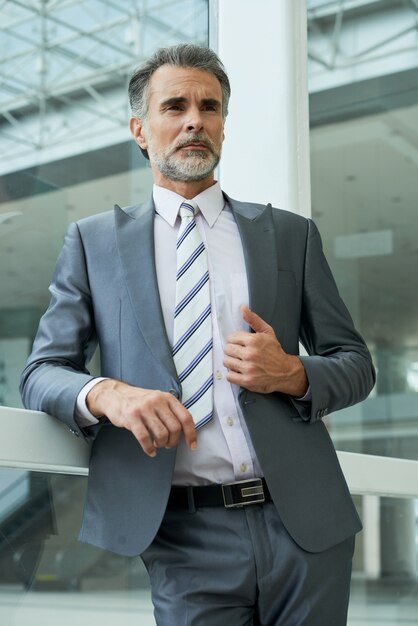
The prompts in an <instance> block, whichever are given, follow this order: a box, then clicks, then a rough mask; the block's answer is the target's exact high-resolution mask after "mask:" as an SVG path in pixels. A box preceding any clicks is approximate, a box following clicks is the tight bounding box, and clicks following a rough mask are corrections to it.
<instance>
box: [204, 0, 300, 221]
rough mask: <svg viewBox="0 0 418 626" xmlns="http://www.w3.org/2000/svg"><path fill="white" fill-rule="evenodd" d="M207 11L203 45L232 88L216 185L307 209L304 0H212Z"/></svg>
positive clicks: (282, 205) (249, 196)
mask: <svg viewBox="0 0 418 626" xmlns="http://www.w3.org/2000/svg"><path fill="white" fill-rule="evenodd" d="M211 12H212V23H211V41H210V45H211V47H212V48H213V49H214V50H215V51H216V52H217V53H218V54H219V56H220V58H221V60H222V61H223V63H224V64H225V67H226V69H227V72H228V74H229V77H230V80H231V86H232V97H231V101H230V113H229V116H228V118H227V121H226V128H225V135H226V137H225V143H224V149H223V155H222V160H221V165H220V181H221V184H222V187H223V189H225V191H226V192H227V193H228V194H230V195H231V196H232V197H234V198H236V199H238V200H246V201H253V202H261V203H267V202H271V203H272V204H273V206H276V207H280V208H284V209H287V210H290V211H294V212H296V213H301V214H302V215H310V171H309V114H308V82H307V23H306V4H305V0H258V1H257V2H256V1H255V0H217V1H215V2H212V4H211Z"/></svg>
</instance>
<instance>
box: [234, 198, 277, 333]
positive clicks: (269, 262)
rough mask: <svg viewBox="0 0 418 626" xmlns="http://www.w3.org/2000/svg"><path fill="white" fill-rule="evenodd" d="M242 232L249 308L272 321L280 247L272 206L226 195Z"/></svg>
mask: <svg viewBox="0 0 418 626" xmlns="http://www.w3.org/2000/svg"><path fill="white" fill-rule="evenodd" d="M226 199H227V202H228V204H229V206H230V208H231V210H232V212H233V214H234V217H235V220H236V223H237V225H238V229H239V232H240V235H241V240H242V246H243V250H244V257H245V265H246V270H247V279H248V289H249V295H250V308H251V309H252V310H253V311H255V312H256V313H257V314H258V315H260V317H262V318H263V319H264V320H266V322H269V320H270V319H271V315H272V313H273V309H274V306H275V303H276V296H277V283H278V271H277V268H278V262H277V248H276V241H275V234H274V225H273V216H272V211H273V209H272V206H271V204H268V205H267V206H266V207H265V208H264V210H263V208H262V207H260V205H254V204H247V203H244V202H237V201H236V200H232V199H231V198H228V197H226Z"/></svg>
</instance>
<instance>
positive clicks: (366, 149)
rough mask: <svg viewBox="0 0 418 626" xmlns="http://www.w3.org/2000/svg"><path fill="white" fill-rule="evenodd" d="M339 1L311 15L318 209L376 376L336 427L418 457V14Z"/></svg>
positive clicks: (343, 436)
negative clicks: (415, 51) (415, 49)
mask: <svg viewBox="0 0 418 626" xmlns="http://www.w3.org/2000/svg"><path fill="white" fill-rule="evenodd" d="M313 4H318V3H313ZM336 4H337V3H328V6H327V7H326V9H325V8H324V9H323V11H322V13H321V12H320V13H318V12H316V13H314V12H311V13H310V31H309V41H310V44H311V48H310V50H311V58H310V68H311V76H310V83H311V87H310V89H311V94H310V116H311V167H312V216H313V219H314V220H315V221H316V222H317V224H318V226H319V229H320V231H321V234H322V237H323V243H324V250H325V252H326V255H327V258H328V261H329V263H330V265H331V268H332V270H333V273H334V276H335V278H336V281H337V283H338V286H339V289H340V292H341V294H342V297H343V299H344V301H345V302H346V304H347V306H348V308H349V310H350V312H351V314H352V316H353V318H354V320H355V323H356V325H357V327H358V329H359V330H360V332H361V333H362V334H363V336H364V338H365V340H366V342H367V344H368V346H369V348H370V349H371V352H372V355H373V358H374V362H375V365H376V369H377V374H378V376H377V384H376V387H375V389H374V391H373V392H372V394H371V396H370V398H369V399H368V400H366V401H365V402H364V403H362V404H361V405H357V406H355V407H352V408H350V409H347V410H345V411H341V412H339V413H337V414H334V415H331V416H330V418H329V421H328V424H329V428H330V431H331V434H332V436H333V438H334V442H335V444H336V446H337V448H338V449H340V450H348V451H353V452H364V453H368V454H378V455H384V456H396V457H404V458H409V459H418V402H417V400H418V395H417V393H418V293H417V289H416V271H417V262H418V211H417V208H416V199H417V197H418V177H417V164H418V134H417V128H418V89H417V87H416V85H417V76H418V70H417V69H416V67H415V68H411V66H410V59H409V57H408V59H406V57H404V56H402V55H403V54H404V43H405V41H404V40H403V39H402V37H401V36H400V35H399V33H398V35H399V37H398V36H396V37H395V34H394V31H396V29H397V28H398V26H399V24H401V23H402V24H403V25H405V24H406V23H407V22H408V20H412V19H415V17H416V13H415V12H414V11H413V10H412V8H411V7H409V8H408V7H406V5H405V3H402V2H399V3H397V2H393V3H390V4H389V3H388V4H384V3H371V2H364V3H357V5H358V4H362V7H361V8H360V7H357V10H354V8H355V7H354V4H356V3H350V2H342V3H340V9H341V11H338V10H337V7H336ZM372 5H373V6H372ZM332 7H334V11H332ZM312 11H313V10H312ZM408 23H409V22H408ZM411 23H412V22H411ZM366 25H369V26H370V25H371V26H372V31H370V28H369V30H368V29H367V28H365V26H366ZM408 32H409V31H408ZM405 36H407V34H405ZM350 37H351V38H350ZM371 37H372V39H373V41H375V42H376V46H377V48H376V49H374V51H372V50H371V49H369V48H370V45H369V44H370V38H371ZM377 42H379V44H378V43H377ZM408 42H409V40H408ZM327 45H328V46H329V47H328V48H327V47H326V46H327ZM414 45H415V44H414ZM332 50H333V51H334V53H335V54H334V57H332V55H331V51H332ZM359 50H362V51H363V52H362V53H361V54H360V53H359ZM318 55H319V56H318ZM330 55H331V56H330ZM377 56H379V59H380V61H381V60H382V58H385V59H386V63H385V65H384V66H383V65H382V64H379V66H377V65H376V63H377ZM331 57H332V58H333V59H334V65H333V66H332V64H331V65H330V64H328V66H325V65H324V64H322V65H321V63H320V62H321V61H324V60H325V59H328V60H330V59H331ZM415 66H416V57H415ZM366 76H368V77H367V78H365V77H366ZM325 87H326V88H325Z"/></svg>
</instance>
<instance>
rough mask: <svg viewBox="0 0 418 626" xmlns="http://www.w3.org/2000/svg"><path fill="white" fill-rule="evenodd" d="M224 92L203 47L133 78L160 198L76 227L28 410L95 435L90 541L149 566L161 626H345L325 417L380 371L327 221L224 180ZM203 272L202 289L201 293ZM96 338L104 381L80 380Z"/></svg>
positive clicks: (169, 54) (345, 537)
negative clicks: (344, 291) (326, 241)
mask: <svg viewBox="0 0 418 626" xmlns="http://www.w3.org/2000/svg"><path fill="white" fill-rule="evenodd" d="M229 95H230V87H229V81H228V78H227V76H226V73H225V71H224V69H223V66H222V64H221V62H220V61H219V59H218V58H217V56H216V55H215V54H214V53H213V52H212V51H210V50H207V49H205V48H201V47H198V46H194V45H187V44H183V45H179V46H175V47H173V48H168V49H162V50H159V51H157V53H156V54H155V55H154V56H153V57H152V58H151V59H150V60H149V61H147V62H146V63H145V64H144V65H143V66H142V67H141V68H140V69H139V70H138V71H137V72H136V73H135V74H134V75H133V77H132V79H131V82H130V97H131V105H132V118H131V122H130V127H131V131H132V134H133V136H134V139H135V141H136V143H137V144H138V145H139V147H140V148H141V150H142V151H143V152H144V153H145V154H146V155H147V156H148V158H149V160H150V165H151V169H152V173H153V177H154V183H155V184H154V189H153V196H152V199H151V200H150V201H149V202H148V203H146V204H144V205H135V206H131V207H127V208H125V209H120V208H119V207H118V206H116V207H115V211H114V212H111V213H104V214H101V215H98V216H94V217H91V218H87V219H84V220H81V221H80V222H78V223H77V224H73V225H71V226H70V228H69V230H68V232H67V236H66V240H65V244H64V247H63V250H62V252H61V255H60V257H59V259H58V263H57V268H56V272H55V275H54V278H53V282H52V286H51V294H52V299H51V304H50V307H49V309H48V311H47V312H46V314H45V315H44V317H43V318H42V320H41V323H40V328H39V331H38V335H37V337H36V340H35V344H34V348H33V353H32V355H31V357H30V359H29V362H28V365H27V367H26V369H25V372H24V374H23V379H22V393H23V398H24V401H25V404H26V406H29V407H31V408H34V409H40V410H44V411H47V412H49V413H52V414H54V415H57V416H58V417H59V418H60V419H62V420H63V421H65V422H66V423H67V424H68V425H69V427H70V428H71V430H72V431H73V432H74V433H76V434H78V435H83V436H86V437H88V438H90V439H93V445H92V455H91V465H90V477H89V490H88V496H87V503H86V509H85V515H84V520H83V527H82V530H81V539H82V540H84V541H88V542H91V543H93V544H95V545H99V546H102V547H104V548H107V549H110V550H114V551H116V552H119V553H121V554H128V555H138V554H141V555H142V558H143V559H144V562H145V564H146V566H147V568H148V571H149V573H150V577H151V586H152V596H153V602H154V606H155V615H156V620H157V623H158V624H159V626H161V625H164V626H168V625H170V626H172V625H173V624H175V625H176V626H177V625H180V624H184V625H186V624H187V625H192V624H193V625H196V624H198V625H204V626H215V625H216V626H219V624H225V623H229V624H231V626H241V625H242V626H243V625H249V624H259V625H262V626H343V624H345V623H346V613H347V604H348V594H349V581H350V573H351V558H352V551H353V545H354V539H353V537H354V534H355V533H356V532H357V531H358V530H359V529H360V521H359V519H358V517H357V514H356V512H355V509H354V507H353V504H352V502H351V498H350V495H349V493H348V490H347V486H346V484H345V481H344V478H343V476H342V473H341V470H340V467H339V465H338V461H337V458H336V455H335V452H334V449H333V446H332V443H331V441H330V439H329V436H328V433H327V431H326V428H325V427H324V424H323V422H322V417H323V416H325V415H326V414H327V413H329V412H331V411H334V410H337V409H340V408H342V407H345V406H349V405H351V404H354V403H356V402H358V401H360V400H362V399H363V398H365V397H366V396H367V394H368V393H369V391H370V389H371V388H372V386H373V382H374V372H373V366H372V364H371V360H370V355H369V353H368V351H367V348H366V346H365V345H364V342H363V340H362V339H361V337H360V336H359V334H358V333H357V331H356V330H355V329H354V327H353V324H352V321H351V318H350V316H349V314H348V312H347V310H346V308H345V306H344V304H343V303H342V301H341V299H340V297H339V295H338V292H337V289H336V287H335V284H334V281H333V278H332V276H331V273H330V271H329V268H328V266H327V263H326V261H325V259H324V256H323V254H322V249H321V242H320V237H319V235H318V232H317V230H316V228H315V225H314V224H313V223H312V222H311V221H310V220H305V219H304V218H301V217H299V216H297V215H294V214H291V213H289V212H286V211H281V210H277V209H272V207H271V206H270V205H268V206H267V207H266V206H262V205H255V204H249V203H242V202H238V201H235V200H232V199H231V198H229V197H228V196H227V195H226V194H224V193H222V191H221V189H220V187H219V184H218V183H217V182H216V181H215V180H214V174H213V171H214V168H215V167H216V165H217V163H218V161H219V158H220V154H221V147H222V142H223V138H224V122H225V117H226V115H227V109H228V99H229ZM249 123H251V124H252V125H254V124H256V123H257V122H256V120H249ZM182 205H186V209H187V208H188V209H190V211H191V212H192V213H194V211H196V214H195V215H194V217H193V216H189V217H190V219H189V222H188V225H187V224H186V222H185V221H184V222H183V219H186V218H183V217H182V218H180V216H179V211H180V212H181V211H182V210H183V208H182V209H181V207H182ZM183 212H184V211H183ZM181 215H182V216H183V213H181ZM185 224H186V225H185ZM182 229H184V230H182ZM179 232H180V237H178V235H179ZM190 232H193V233H194V234H193V236H195V235H197V236H198V237H199V243H198V244H196V245H197V248H196V251H195V253H194V252H193V251H192V252H191V253H190V257H189V256H188V255H189V253H188V252H187V254H186V257H187V259H186V261H185V262H183V263H182V265H181V267H180V268H179V266H178V256H177V255H178V249H179V248H181V246H182V245H183V241H184V240H187V241H188V242H189V243H190V238H189V233H190ZM197 258H199V263H200V262H201V260H202V259H203V261H204V263H205V265H202V266H201V267H204V268H205V270H204V276H206V277H209V280H206V279H205V280H201V281H198V282H197V283H196V284H195V283H194V280H195V279H194V278H189V276H192V274H191V273H189V269H190V268H191V267H193V266H194V265H195V259H197ZM199 267H200V266H199ZM201 271H203V270H201ZM183 276H186V277H187V279H185V280H187V281H190V283H187V282H186V285H183V287H181V286H180V283H181V281H182V277H183ZM202 285H205V287H204V289H203V287H202V288H201V286H202ZM181 288H183V289H184V291H183V293H184V294H186V295H185V296H184V295H183V296H182V297H181V298H180V302H179V301H178V295H179V292H181ZM205 290H206V291H205ZM205 293H206V296H207V297H208V298H209V300H210V302H209V303H208V304H205V305H203V304H202V305H200V306H202V307H203V306H205V309H204V311H205V314H203V313H202V314H201V315H198V316H197V318H196V319H195V320H194V319H192V317H190V320H189V321H188V318H187V315H185V319H184V320H182V322H181V323H182V324H183V326H181V324H180V327H181V329H182V330H181V329H180V332H179V329H178V326H179V322H178V318H179V317H181V315H183V310H185V311H187V307H188V306H189V303H190V302H192V303H193V302H200V300H199V299H200V298H203V296H204V295H205ZM202 302H203V300H202ZM186 305H187V307H186ZM193 314H194V313H193ZM191 315H192V314H191ZM203 320H204V323H205V325H206V330H207V328H208V326H207V324H208V323H210V326H209V328H210V340H209V341H206V340H205V341H204V342H203V343H204V345H203V344H202V346H203V347H202V349H200V347H199V349H198V350H197V353H196V345H198V337H199V340H200V335H199V334H198V333H197V332H196V334H195V331H196V329H197V328H199V329H200V328H201V327H202V328H203V325H204V324H203ZM199 332H200V330H199ZM299 340H301V341H302V343H303V344H304V346H305V348H306V350H307V352H308V354H309V356H305V357H299V356H298V342H299ZM97 342H98V344H99V346H100V350H101V363H102V374H103V378H102V379H97V378H93V377H92V376H90V374H89V373H88V371H87V369H86V361H87V359H88V356H89V355H90V354H91V352H92V350H93V349H94V347H95V345H96V343H97ZM185 345H186V346H187V350H186V351H185V352H186V355H185V358H186V359H187V358H189V361H190V363H189V365H188V366H187V367H186V368H184V369H183V366H180V367H179V366H178V361H177V360H176V358H177V357H176V355H177V350H178V349H179V350H181V349H182V347H183V346H185ZM189 350H190V352H189ZM208 363H209V364H210V370H211V372H210V375H209V377H208V373H207V366H208ZM199 368H202V371H201V372H200V369H199ZM205 368H206V370H205ZM179 369H181V370H182V371H179ZM190 373H192V374H190ZM200 374H201V375H202V376H203V378H202V380H204V383H203V385H201V384H200V382H198V383H195V384H197V390H198V392H196V393H193V390H192V392H189V390H188V389H189V383H190V381H191V380H192V379H193V380H194V379H195V378H196V379H198V378H199V375H200ZM186 396H187V400H186ZM201 397H204V399H205V402H206V401H207V402H208V404H207V405H206V404H205V405H203V404H202V406H200V405H201V403H200V400H201ZM196 398H198V400H199V401H198V402H197V401H196ZM209 405H210V409H209V408H208V407H209ZM196 407H200V408H202V411H203V412H202V415H203V416H204V417H203V419H202V420H201V422H198V423H203V425H202V426H201V427H200V428H198V429H197V428H196V426H195V422H196V419H197V418H196V415H197V413H198V408H196ZM195 409H196V410H195ZM199 419H200V418H199Z"/></svg>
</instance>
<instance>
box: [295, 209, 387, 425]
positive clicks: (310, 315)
mask: <svg viewBox="0 0 418 626" xmlns="http://www.w3.org/2000/svg"><path fill="white" fill-rule="evenodd" d="M308 224H309V226H308V235H307V243H306V255H305V265H304V284H303V304H302V319H301V330H300V336H301V342H302V344H303V345H304V347H305V349H306V351H307V352H308V355H309V356H301V357H300V360H301V361H302V363H303V365H304V367H305V370H306V374H307V377H308V380H309V385H310V390H311V396H312V399H311V404H310V407H309V408H308V407H307V406H306V405H305V407H304V415H302V417H303V418H304V419H306V418H308V420H309V421H316V420H318V419H321V418H322V417H324V416H325V415H327V414H328V413H331V412H332V411H337V410H339V409H342V408H345V407H348V406H351V405H353V404H356V403H357V402H360V401H361V400H364V398H366V397H367V396H368V394H369V393H370V391H371V389H372V388H373V385H374V383H375V371H374V367H373V363H372V359H371V356H370V353H369V351H368V349H367V347H366V344H365V343H364V340H363V338H362V337H361V335H360V334H359V333H358V332H357V330H356V329H355V327H354V324H353V321H352V319H351V316H350V313H349V312H348V310H347V308H346V306H345V304H344V303H343V301H342V299H341V297H340V295H339V293H338V289H337V286H336V284H335V281H334V278H333V276H332V273H331V270H330V268H329V266H328V263H327V261H326V259H325V256H324V253H323V251H322V242H321V238H320V235H319V232H318V230H317V228H316V226H315V224H314V223H313V222H312V221H311V220H308ZM306 409H308V411H309V413H308V414H306ZM309 409H310V410H309Z"/></svg>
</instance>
